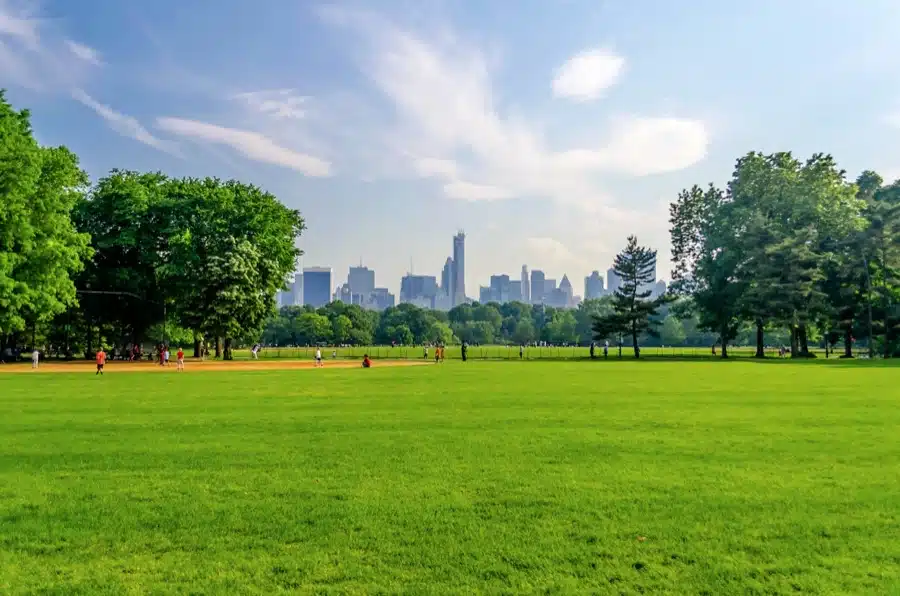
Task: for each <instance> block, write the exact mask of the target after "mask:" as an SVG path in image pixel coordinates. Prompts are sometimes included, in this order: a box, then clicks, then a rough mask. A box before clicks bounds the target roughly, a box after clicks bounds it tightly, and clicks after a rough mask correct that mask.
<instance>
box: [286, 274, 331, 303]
mask: <svg viewBox="0 0 900 596" xmlns="http://www.w3.org/2000/svg"><path fill="white" fill-rule="evenodd" d="M328 285H329V286H330V285H331V283H330V282H329V284H328ZM291 305H292V306H303V274H302V273H298V274H297V275H295V276H294V295H293V301H292V302H291Z"/></svg>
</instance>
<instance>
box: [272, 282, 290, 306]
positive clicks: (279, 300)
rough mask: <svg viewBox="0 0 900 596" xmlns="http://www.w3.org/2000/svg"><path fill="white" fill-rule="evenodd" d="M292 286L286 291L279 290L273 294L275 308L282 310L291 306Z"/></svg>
mask: <svg viewBox="0 0 900 596" xmlns="http://www.w3.org/2000/svg"><path fill="white" fill-rule="evenodd" d="M292 285H293V284H291V285H289V286H288V289H286V290H279V291H278V292H276V293H275V306H276V307H277V308H284V307H285V306H291V304H293V298H294V288H293V287H292Z"/></svg>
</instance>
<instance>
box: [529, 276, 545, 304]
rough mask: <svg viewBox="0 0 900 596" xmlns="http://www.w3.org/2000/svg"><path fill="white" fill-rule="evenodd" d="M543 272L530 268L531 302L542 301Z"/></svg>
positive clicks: (541, 302)
mask: <svg viewBox="0 0 900 596" xmlns="http://www.w3.org/2000/svg"><path fill="white" fill-rule="evenodd" d="M544 281H545V278H544V272H543V271H541V270H540V269H532V270H531V303H532V304H543V303H544Z"/></svg>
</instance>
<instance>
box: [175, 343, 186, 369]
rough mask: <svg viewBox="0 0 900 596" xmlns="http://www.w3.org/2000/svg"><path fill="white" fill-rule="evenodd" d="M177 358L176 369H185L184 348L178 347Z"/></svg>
mask: <svg viewBox="0 0 900 596" xmlns="http://www.w3.org/2000/svg"><path fill="white" fill-rule="evenodd" d="M175 358H176V370H184V350H182V349H181V348H178V353H177V354H175Z"/></svg>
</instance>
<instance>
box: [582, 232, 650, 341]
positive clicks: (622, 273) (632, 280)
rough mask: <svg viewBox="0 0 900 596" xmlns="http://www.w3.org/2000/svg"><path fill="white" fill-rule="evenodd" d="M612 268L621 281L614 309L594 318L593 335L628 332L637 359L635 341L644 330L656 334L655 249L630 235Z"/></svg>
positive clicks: (606, 336)
mask: <svg viewBox="0 0 900 596" xmlns="http://www.w3.org/2000/svg"><path fill="white" fill-rule="evenodd" d="M613 268H614V270H615V272H616V275H618V276H619V278H620V279H621V280H622V281H621V284H620V286H619V288H618V289H617V290H616V292H615V295H614V296H613V304H612V305H613V312H612V313H610V314H607V315H601V316H598V317H596V318H595V320H594V337H595V338H596V339H601V340H602V339H606V338H609V337H614V336H619V335H628V336H630V337H631V342H632V347H633V348H634V357H635V358H640V355H641V349H640V346H639V344H638V340H639V338H640V336H641V335H642V334H644V333H646V334H648V335H650V336H652V337H656V336H658V335H659V334H658V333H657V331H656V326H657V325H658V323H659V321H658V320H656V319H655V318H654V317H655V316H656V314H657V311H658V309H659V306H660V304H661V303H662V301H663V298H662V297H660V298H657V299H651V298H650V296H651V294H652V290H650V289H649V286H650V285H651V284H653V282H654V281H656V280H655V279H654V272H655V271H656V251H655V250H653V249H650V248H647V247H644V246H640V245H638V241H637V237H635V236H629V237H628V243H627V245H626V246H625V250H623V251H622V252H620V253H619V254H617V255H616V259H615V263H614V265H613Z"/></svg>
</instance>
